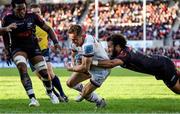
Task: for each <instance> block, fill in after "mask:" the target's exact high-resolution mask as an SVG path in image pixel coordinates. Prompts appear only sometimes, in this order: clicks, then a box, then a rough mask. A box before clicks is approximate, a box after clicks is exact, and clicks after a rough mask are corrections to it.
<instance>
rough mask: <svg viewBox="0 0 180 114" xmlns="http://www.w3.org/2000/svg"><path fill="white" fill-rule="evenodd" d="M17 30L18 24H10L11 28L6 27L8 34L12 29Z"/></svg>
mask: <svg viewBox="0 0 180 114" xmlns="http://www.w3.org/2000/svg"><path fill="white" fill-rule="evenodd" d="M16 28H17V25H16V23H12V24H10V25H9V26H7V27H6V32H11V31H12V29H16Z"/></svg>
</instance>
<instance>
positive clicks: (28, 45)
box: [3, 0, 59, 106]
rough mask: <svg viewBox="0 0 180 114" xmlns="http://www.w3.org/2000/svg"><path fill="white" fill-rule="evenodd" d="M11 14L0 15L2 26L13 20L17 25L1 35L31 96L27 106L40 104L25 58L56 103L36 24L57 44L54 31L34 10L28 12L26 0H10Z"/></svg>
mask: <svg viewBox="0 0 180 114" xmlns="http://www.w3.org/2000/svg"><path fill="white" fill-rule="evenodd" d="M11 5H12V7H13V12H12V14H8V15H6V16H5V17H4V19H3V26H8V25H10V24H11V23H16V25H17V28H16V29H13V30H12V32H11V33H10V34H5V35H3V40H4V44H5V48H6V49H7V50H9V54H10V55H11V57H12V60H13V61H14V63H15V64H16V66H17V68H18V70H19V74H20V77H21V81H22V84H23V86H24V88H25V90H26V92H27V94H28V96H29V98H30V104H29V106H39V103H38V101H37V100H36V97H35V94H34V91H33V88H32V82H31V79H30V77H29V75H28V72H27V59H28V60H29V61H30V62H31V63H32V64H33V66H34V67H35V68H36V70H37V71H38V73H39V74H40V75H41V80H42V81H43V84H44V86H45V88H46V92H47V94H48V95H49V97H50V99H51V101H52V103H53V104H57V103H59V100H58V98H57V97H56V96H55V95H54V93H53V92H52V84H51V81H50V78H49V75H48V73H47V65H46V62H45V60H44V58H43V56H42V55H41V50H40V48H39V45H38V42H37V38H36V36H35V27H36V25H37V26H39V27H41V28H42V29H43V30H44V31H46V32H47V33H49V36H50V38H51V39H52V40H53V43H54V45H55V46H56V47H59V45H58V41H57V38H56V35H55V33H54V31H53V30H52V29H51V28H50V27H49V26H48V25H46V23H45V22H44V21H43V19H41V18H40V17H39V16H38V15H36V14H35V13H28V12H27V9H26V2H25V0H12V2H11Z"/></svg>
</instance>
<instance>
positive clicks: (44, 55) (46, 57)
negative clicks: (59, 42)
mask: <svg viewBox="0 0 180 114" xmlns="http://www.w3.org/2000/svg"><path fill="white" fill-rule="evenodd" d="M41 52H42V55H43V57H44V58H45V61H46V62H50V55H49V49H44V50H42V51H41ZM29 66H30V68H31V70H32V72H34V71H35V70H36V69H35V68H34V66H33V65H32V63H31V62H30V61H29Z"/></svg>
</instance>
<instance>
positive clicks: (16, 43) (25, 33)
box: [3, 13, 44, 49]
mask: <svg viewBox="0 0 180 114" xmlns="http://www.w3.org/2000/svg"><path fill="white" fill-rule="evenodd" d="M11 23H16V24H17V28H16V29H14V30H12V32H11V41H12V48H29V49H31V48H32V47H33V46H36V45H37V41H36V36H35V27H36V25H38V26H40V27H41V26H43V25H44V21H43V20H42V19H41V18H40V17H39V16H38V15H36V14H35V13H26V15H25V17H24V18H18V17H16V16H15V15H14V14H9V15H7V16H5V17H4V19H3V26H7V25H9V24H11Z"/></svg>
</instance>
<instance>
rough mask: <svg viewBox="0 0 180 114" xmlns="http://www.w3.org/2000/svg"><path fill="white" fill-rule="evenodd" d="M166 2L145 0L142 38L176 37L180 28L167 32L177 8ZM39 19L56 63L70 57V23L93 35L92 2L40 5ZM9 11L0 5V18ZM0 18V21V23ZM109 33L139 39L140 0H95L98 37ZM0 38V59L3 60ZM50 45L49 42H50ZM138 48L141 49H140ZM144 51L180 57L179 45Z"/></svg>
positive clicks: (93, 12) (141, 18)
mask: <svg viewBox="0 0 180 114" xmlns="http://www.w3.org/2000/svg"><path fill="white" fill-rule="evenodd" d="M168 5H169V3H168V2H167V1H163V2H157V1H151V2H147V9H146V10H147V11H146V16H147V18H146V23H147V24H146V27H147V28H146V38H147V40H164V39H166V38H167V37H170V38H171V39H172V40H173V41H179V39H180V27H179V28H178V29H177V30H176V31H173V32H172V34H170V31H171V29H172V26H173V24H174V21H175V19H176V18H177V10H178V7H177V6H176V5H174V6H171V7H168ZM40 6H41V9H42V15H43V18H44V19H45V20H46V21H48V22H50V23H51V26H52V27H53V29H54V30H55V32H56V34H57V36H58V40H59V43H60V45H61V46H62V50H61V51H60V52H54V51H53V45H51V46H50V47H51V55H50V56H51V59H52V62H56V63H60V62H64V61H67V60H70V53H71V52H70V49H69V48H70V42H69V40H68V36H67V30H68V28H69V26H70V25H71V24H81V25H82V26H83V29H84V31H86V32H87V33H89V34H92V35H95V19H94V15H95V4H94V3H87V2H81V1H79V2H77V3H61V4H40ZM8 12H11V7H10V5H5V6H0V18H1V19H2V17H3V15H6V14H7V13H8ZM1 19H0V23H1ZM112 33H121V34H124V35H125V36H126V37H127V39H128V40H135V41H138V40H143V4H142V2H120V3H111V2H107V3H101V2H100V3H99V40H101V41H106V39H107V37H108V36H109V35H110V34H112ZM2 42H3V40H2V38H0V62H2V61H5V60H6V56H5V53H4V49H3V43H2ZM50 44H51V43H50ZM139 50H142V49H141V48H140V49H139ZM145 53H147V54H161V55H166V56H168V57H170V58H172V59H180V55H179V54H180V46H179V44H178V45H174V46H171V47H152V48H147V49H146V52H145Z"/></svg>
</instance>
